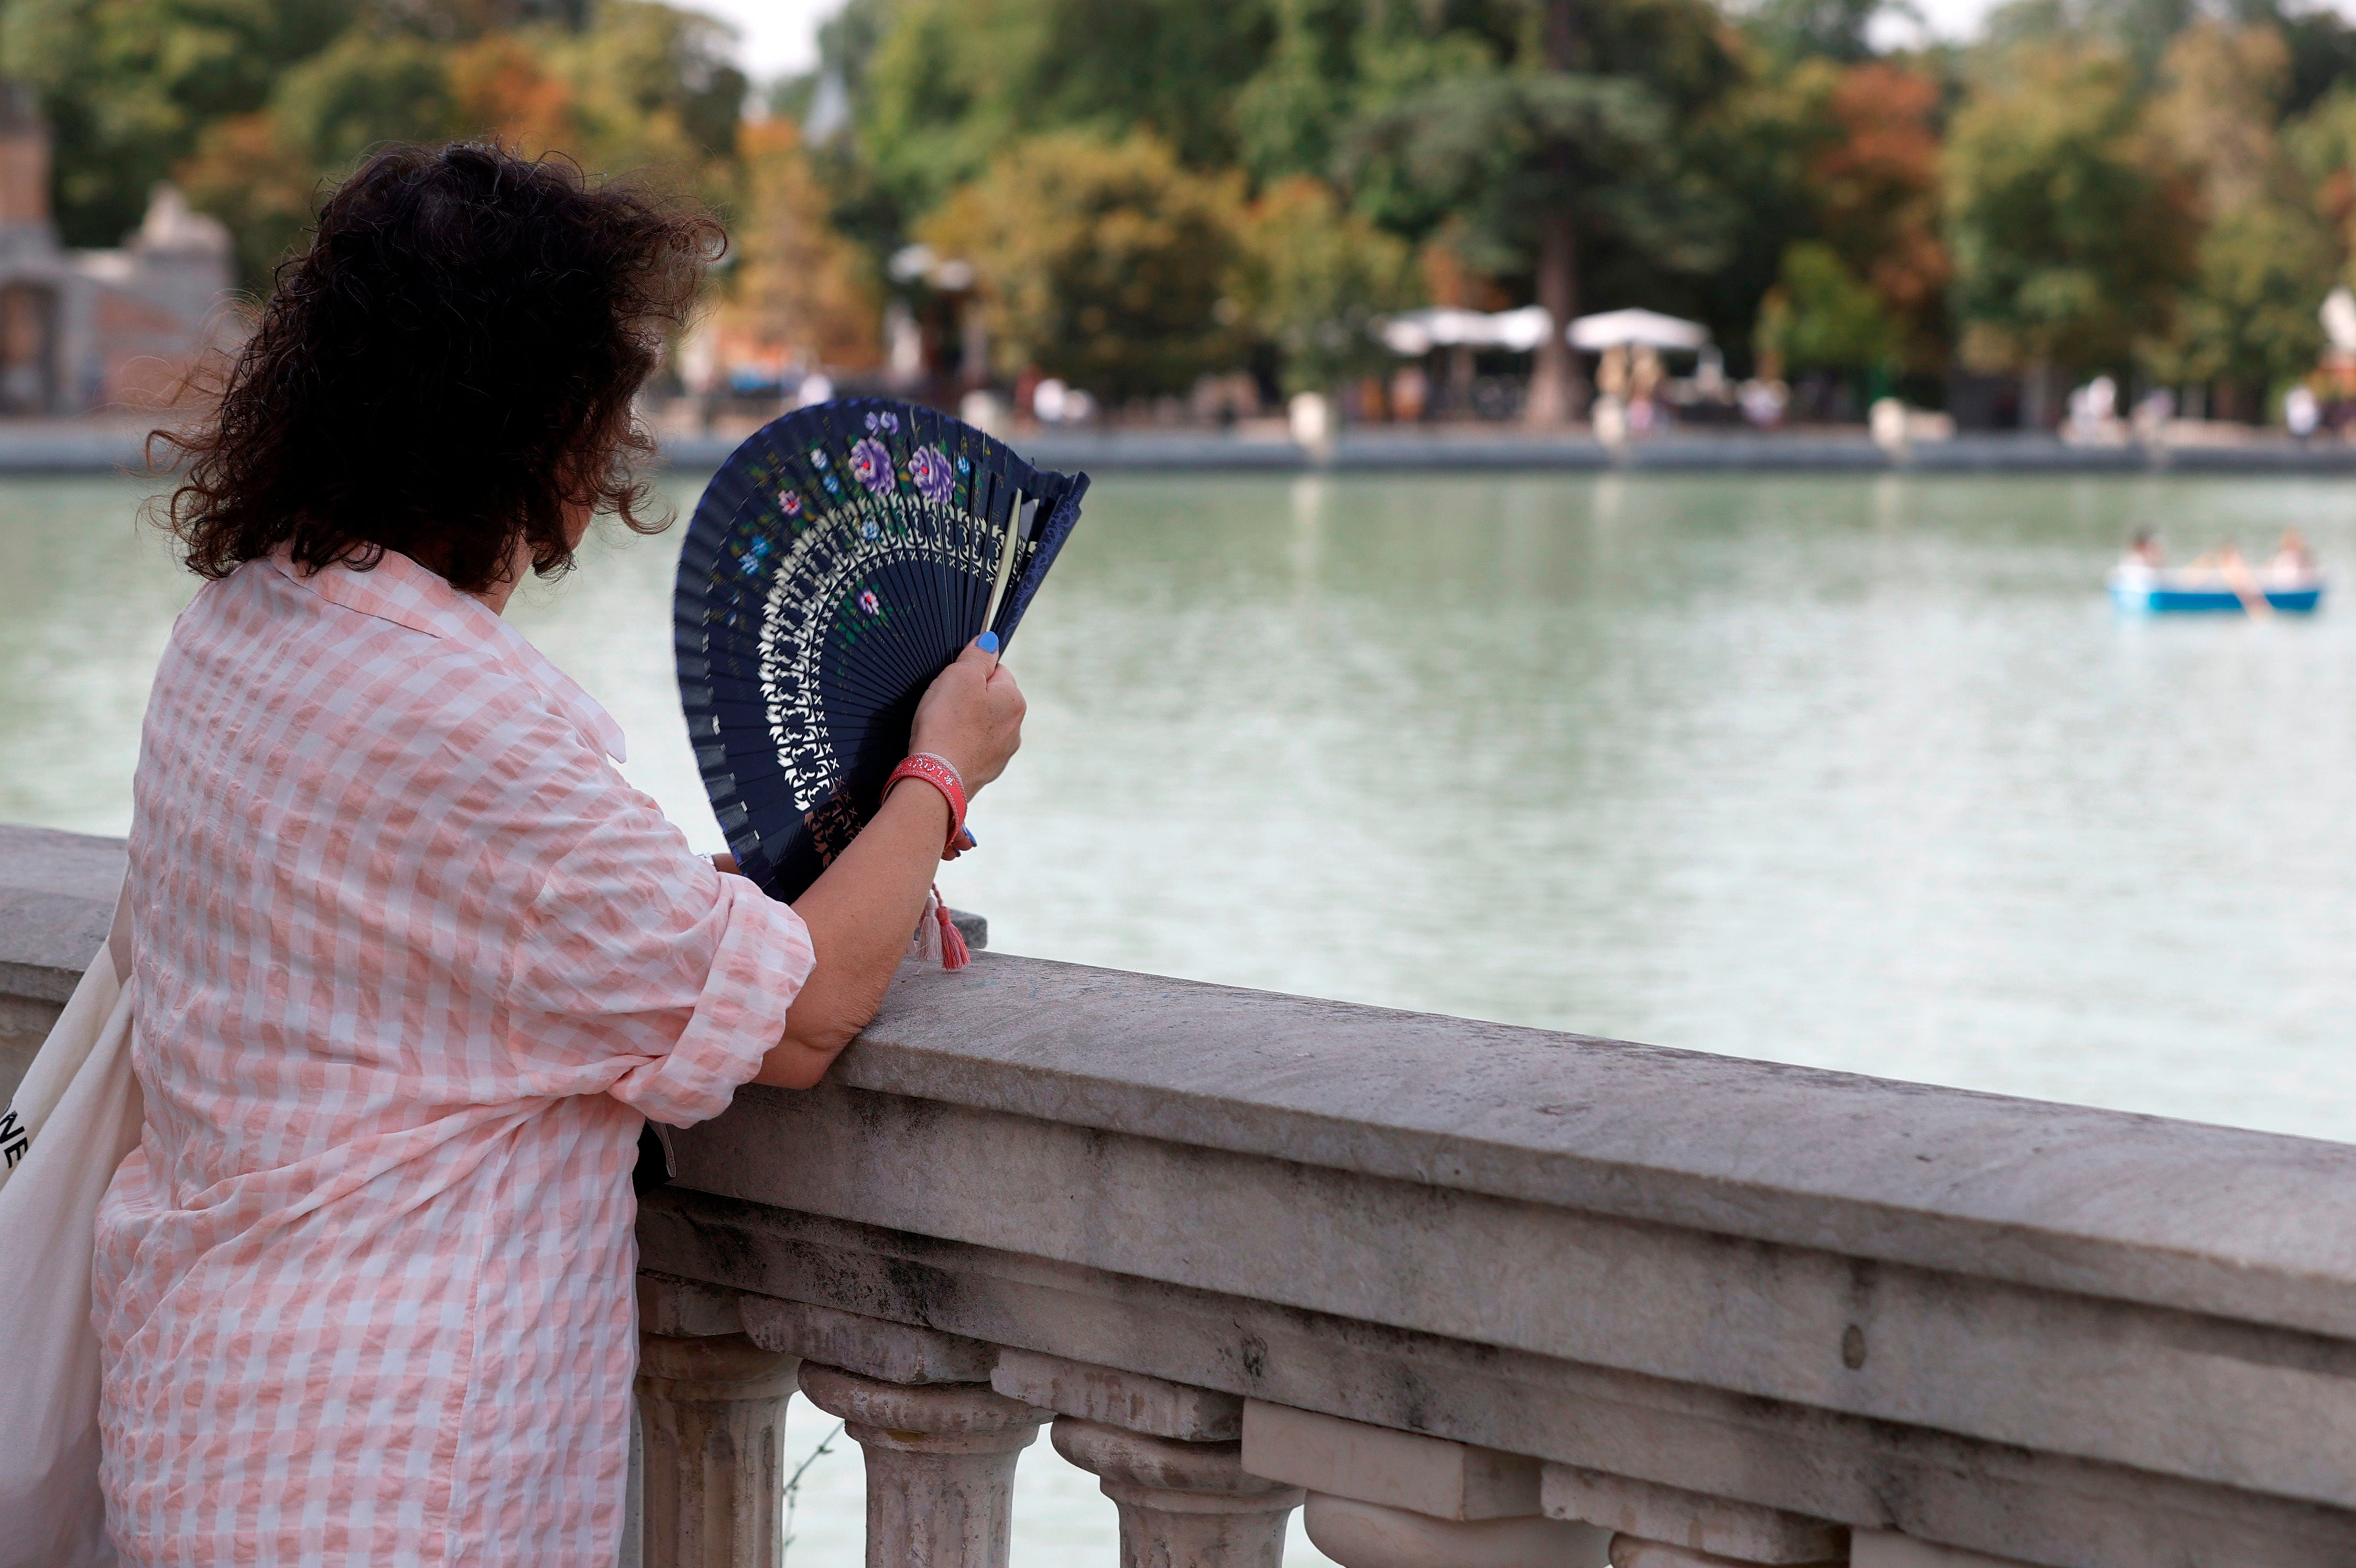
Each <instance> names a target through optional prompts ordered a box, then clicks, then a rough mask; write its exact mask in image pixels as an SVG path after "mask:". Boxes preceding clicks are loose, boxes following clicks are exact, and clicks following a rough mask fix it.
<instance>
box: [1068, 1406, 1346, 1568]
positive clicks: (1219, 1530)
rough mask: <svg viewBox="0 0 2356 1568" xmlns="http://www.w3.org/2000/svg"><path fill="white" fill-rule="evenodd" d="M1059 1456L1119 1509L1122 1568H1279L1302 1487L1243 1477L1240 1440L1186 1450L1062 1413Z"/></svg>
mask: <svg viewBox="0 0 2356 1568" xmlns="http://www.w3.org/2000/svg"><path fill="white" fill-rule="evenodd" d="M1241 1450H1242V1444H1240V1443H1232V1442H1230V1443H1181V1442H1176V1441H1174V1440H1173V1439H1170V1438H1166V1437H1151V1436H1148V1435H1146V1434H1142V1433H1137V1432H1124V1431H1122V1430H1121V1429H1120V1428H1119V1427H1114V1426H1105V1425H1102V1424H1100V1423H1096V1422H1092V1421H1080V1420H1075V1419H1074V1418H1072V1417H1070V1416H1060V1417H1058V1418H1057V1419H1056V1422H1055V1451H1056V1452H1057V1453H1059V1454H1061V1455H1063V1456H1064V1457H1065V1458H1066V1459H1069V1460H1070V1461H1071V1462H1072V1463H1073V1464H1075V1465H1076V1466H1079V1467H1080V1468H1081V1469H1083V1470H1087V1471H1088V1472H1090V1473H1091V1474H1093V1475H1095V1476H1097V1477H1100V1478H1101V1481H1102V1485H1103V1488H1104V1494H1105V1496H1106V1497H1108V1498H1111V1499H1112V1500H1113V1502H1114V1504H1115V1505H1116V1506H1117V1507H1118V1508H1119V1509H1120V1562H1121V1568H1280V1564H1281V1563H1283V1561H1284V1527H1285V1521H1286V1520H1287V1519H1288V1518H1289V1517H1290V1515H1291V1513H1292V1510H1293V1509H1296V1508H1298V1507H1300V1506H1301V1491H1300V1489H1299V1488H1298V1487H1287V1486H1283V1485H1281V1484H1280V1483H1277V1482H1273V1481H1267V1480H1263V1479H1261V1478H1260V1477H1258V1476H1253V1475H1248V1474H1247V1473H1246V1472H1245V1470H1244V1467H1243V1464H1242V1458H1241Z"/></svg>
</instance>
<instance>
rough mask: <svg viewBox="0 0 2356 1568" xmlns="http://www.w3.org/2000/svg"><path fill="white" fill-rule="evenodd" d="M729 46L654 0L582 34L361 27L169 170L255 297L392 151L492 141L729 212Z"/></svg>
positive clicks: (229, 119) (606, 17)
mask: <svg viewBox="0 0 2356 1568" xmlns="http://www.w3.org/2000/svg"><path fill="white" fill-rule="evenodd" d="M428 19H429V20H430V19H431V14H428ZM444 20H445V21H446V20H448V18H447V17H446V16H445V17H444ZM727 47H728V38H727V35H726V33H725V32H724V30H723V29H722V28H721V27H719V26H718V25H717V24H715V23H712V22H711V21H709V20H708V19H706V18H703V17H701V16H695V15H694V14H692V13H689V12H684V11H680V10H677V9H674V8H672V7H671V6H669V5H659V4H655V3H653V0H604V3H603V4H600V5H597V7H596V8H595V10H594V12H593V13H592V15H591V17H590V21H589V25H588V26H587V27H584V28H581V29H578V30H575V29H573V28H570V27H562V26H559V25H556V24H552V23H536V22H527V23H524V24H521V25H519V26H515V27H501V28H492V29H489V30H479V29H477V30H471V31H470V30H469V29H468V28H466V27H460V26H457V25H455V23H453V24H452V25H450V26H442V25H439V24H437V25H434V26H433V27H425V28H419V27H392V26H389V25H386V24H384V23H383V22H382V21H381V20H368V21H363V22H360V23H356V24H355V25H353V26H352V27H348V28H347V29H346V30H345V31H344V32H343V33H341V34H340V35H338V36H337V37H336V38H334V39H333V40H332V41H330V42H328V43H327V45H326V46H325V47H323V48H319V49H317V50H316V51H315V52H314V53H312V54H311V55H310V56H308V57H307V58H305V59H302V60H300V61H298V62H296V63H295V64H294V65H292V66H290V67H288V68H287V69H285V70H283V71H281V72H280V73H279V74H278V76H277V78H276V80H275V81H274V82H273V85H272V88H271V91H270V92H269V95H268V96H267V98H266V99H265V100H264V101H263V102H262V104H260V105H259V106H258V107H256V108H255V109H253V110H252V112H250V113H241V114H234V115H229V116H225V117H222V118H220V119H218V120H216V121H214V122H213V123H212V124H209V125H207V126H205V127H203V128H202V130H201V131H200V132H199V134H198V137H197V140H196V142H195V144H194V145H193V147H192V148H191V149H190V150H189V151H188V152H187V153H186V154H184V155H183V156H181V158H180V159H179V160H178V161H177V163H176V164H175V165H174V166H173V169H172V171H171V172H172V173H173V174H174V175H175V176H176V177H177V178H179V179H180V180H181V181H182V182H183V183H184V184H185V185H186V186H187V189H188V193H189V197H190V199H192V200H193V201H194V202H195V203H196V204H197V205H198V206H199V207H201V208H203V209H206V210H208V211H210V212H213V213H216V214H217V215H219V216H220V217H221V218H222V219H224V220H227V221H228V222H229V224H230V229H231V231H232V232H234V233H235V234H236V236H237V240H238V258H239V265H240V271H241V274H243V277H244V280H245V281H246V283H247V284H248V285H250V286H252V287H255V288H260V287H262V286H264V285H266V283H267V281H268V278H269V275H270V273H271V269H272V268H273V267H274V266H275V265H276V264H277V263H278V260H279V258H281V257H282V256H284V254H285V253H286V251H287V249H288V247H289V246H290V245H292V244H293V243H294V242H295V239H296V237H297V236H298V235H299V234H300V233H301V231H302V228H303V225H304V223H305V221H306V220H308V217H309V214H310V211H311V209H312V206H313V204H314V202H315V201H316V198H317V194H318V192H319V191H320V190H322V189H323V188H326V187H327V185H329V184H332V183H333V181H334V180H335V179H337V177H340V176H341V175H342V174H344V173H345V172H346V171H348V169H350V168H351V167H352V166H354V165H355V164H356V163H357V162H358V161H359V159H360V158H361V157H362V156H365V155H366V153H367V151H368V150H369V148H370V147H372V146H375V145H379V144H381V143H384V142H389V141H408V142H424V143H434V142H442V141H450V140H456V139H462V138H466V137H470V136H493V137H498V138H499V139H500V140H502V141H504V142H506V143H509V144H510V145H515V146H517V147H519V149H521V150H523V151H526V152H534V153H537V152H561V153H563V154H565V155H567V156H571V157H572V158H573V159H574V160H575V161H576V162H578V163H580V164H581V165H582V166H584V167H585V168H589V169H592V170H595V171H598V172H600V173H608V174H612V173H623V172H627V171H632V170H642V169H649V168H651V169H655V170H659V171H660V172H661V174H662V175H663V176H664V177H667V178H669V179H670V180H672V181H673V182H675V183H677V184H680V185H681V186H684V187H686V188H690V189H691V190H693V191H694V192H696V193H697V194H699V195H701V197H702V198H703V199H706V200H707V201H710V202H712V203H714V204H715V205H720V204H725V203H727V202H728V201H729V200H730V199H731V198H732V197H733V196H734V192H735V186H736V178H737V174H738V169H737V166H736V162H735V141H736V134H737V125H738V120H739V117H740V115H741V113H742V103H743V101H744V92H745V82H744V76H743V75H742V73H740V72H739V71H737V70H736V69H735V68H734V66H733V65H732V64H730V63H729V61H728V59H727Z"/></svg>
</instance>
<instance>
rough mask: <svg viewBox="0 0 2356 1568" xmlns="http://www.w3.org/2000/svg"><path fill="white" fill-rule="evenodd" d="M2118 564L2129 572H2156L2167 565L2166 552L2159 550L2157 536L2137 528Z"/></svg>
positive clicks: (2147, 530) (2144, 529)
mask: <svg viewBox="0 0 2356 1568" xmlns="http://www.w3.org/2000/svg"><path fill="white" fill-rule="evenodd" d="M2119 564H2120V565H2121V566H2123V567H2126V568H2127V569H2128V570H2130V571H2137V572H2157V571H2158V570H2160V569H2161V568H2162V567H2164V566H2166V565H2167V564H2168V552H2167V551H2166V550H2165V549H2163V548H2161V546H2160V542H2159V540H2158V536H2157V535H2155V534H2154V533H2153V532H2152V531H2151V530H2150V529H2148V528H2138V529H2136V533H2135V537H2134V538H2133V539H2131V540H2129V541H2128V542H2127V553H2126V555H2125V556H2124V557H2122V558H2121V559H2120V561H2119Z"/></svg>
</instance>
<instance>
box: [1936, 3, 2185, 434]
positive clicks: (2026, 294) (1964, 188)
mask: <svg viewBox="0 0 2356 1568" xmlns="http://www.w3.org/2000/svg"><path fill="white" fill-rule="evenodd" d="M1992 63H1993V64H1994V66H1995V69H1992V70H1988V71H1987V72H1986V73H1985V74H1984V75H1983V76H1982V77H1981V78H1980V80H1979V81H1976V83H1975V84H1974V87H1973V90H1972V91H1971V94H1970V96H1969V97H1968V98H1967V99H1966V100H1965V103H1964V105H1963V107H1962V108H1961V109H1960V110H1959V111H1957V113H1956V114H1955V117H1954V124H1953V127H1952V130H1951V132H1950V134H1949V137H1948V141H1947V154H1946V176H1945V181H1944V184H1945V196H1946V203H1945V205H1946V218H1947V233H1948V243H1949V245H1950V246H1951V247H1952V250H1953V252H1954V267H1955V284H1954V307H1955V311H1956V315H1957V316H1958V317H1960V319H1961V321H1962V323H1963V325H1964V328H1965V340H1964V344H1963V348H1964V352H1965V358H1966V360H1967V361H1968V362H1971V363H1972V364H1973V365H1974V366H1975V368H1977V369H1984V370H2021V371H2026V372H2027V374H2028V381H2029V394H2030V396H2029V401H2030V403H2031V404H2032V406H2033V407H2034V406H2037V405H2039V404H2040V400H2041V399H2042V398H2043V396H2044V394H2045V393H2046V392H2048V391H2049V390H2050V388H2049V387H2048V385H2047V383H2048V381H2049V380H2050V377H2051V370H2052V368H2053V367H2055V366H2057V365H2060V366H2069V367H2076V368H2088V367H2094V366H2104V365H2123V364H2125V363H2126V360H2127V358H2128V355H2129V353H2130V351H2131V349H2132V348H2133V346H2134V344H2135V342H2136V339H2137V338H2138V337H2139V336H2142V335H2143V334H2145V333H2147V332H2149V331H2151V330H2152V329H2153V328H2156V327H2158V328H2164V326H2165V323H2166V322H2167V321H2168V319H2169V308H2170V306H2171V304H2172V301H2173V296H2174V291H2175V289H2176V286H2177V285H2178V284H2179V283H2180V282H2181V281H2182V280H2183V279H2184V278H2185V277H2186V276H2187V274H2189V273H2190V270H2191V268H2190V262H2191V257H2190V249H2191V239H2192V236H2193V234H2194V233H2195V232H2196V231H2197V224H2196V222H2195V220H2194V217H2193V213H2192V210H2191V203H2192V187H2191V181H2190V177H2188V175H2187V173H2186V171H2184V170H2182V169H2181V168H2180V167H2179V166H2175V165H2174V164H2173V163H2172V161H2171V159H2170V156H2169V153H2168V150H2167V149H2166V148H2165V147H2164V146H2162V145H2157V144H2156V143H2155V142H2154V140H2153V138H2151V137H2150V136H2148V135H2147V134H2145V133H2144V131H2143V129H2142V126H2141V124H2140V117H2139V106H2138V104H2137V102H2136V94H2135V92H2134V77H2133V74H2132V72H2131V71H2130V70H2129V68H2128V65H2127V62H2126V59H2124V58H2122V57H2120V56H2118V55H2116V54H2114V53H2111V52H2109V51H2106V50H2101V49H2095V48H2085V47H2081V46H2076V45H2071V44H2040V45H2023V46H2019V47H2016V48H2012V49H2010V50H2008V51H2005V52H2004V54H2003V55H2002V56H2001V57H2000V59H1998V60H1997V61H1995V62H1992Z"/></svg>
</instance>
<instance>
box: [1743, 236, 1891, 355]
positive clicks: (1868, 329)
mask: <svg viewBox="0 0 2356 1568" xmlns="http://www.w3.org/2000/svg"><path fill="white" fill-rule="evenodd" d="M1903 338H1904V334H1903V331H1902V329H1901V328H1900V326H1899V323H1898V320H1897V318H1896V317H1893V316H1892V315H1891V314H1890V307H1889V306H1886V305H1884V304H1883V303H1882V300H1881V296H1880V295H1878V294H1876V293H1874V291H1873V289H1872V287H1871V286H1870V285H1868V284H1867V283H1866V281H1865V280H1864V279H1863V278H1860V277H1858V275H1857V274H1855V273H1853V272H1851V271H1850V270H1849V268H1848V263H1846V262H1844V261H1842V260H1841V258H1840V252H1837V251H1835V250H1834V249H1833V248H1832V247H1831V246H1830V245H1826V244H1824V243H1821V242H1815V241H1803V242H1800V243H1798V244H1795V245H1794V246H1793V247H1792V248H1791V249H1790V250H1788V251H1785V252H1783V271H1782V272H1781V274H1778V276H1777V278H1776V282H1775V287H1774V288H1773V289H1772V290H1770V291H1769V293H1768V295H1767V297H1766V300H1765V301H1764V303H1762V306H1761V307H1760V311H1759V330H1758V335H1757V338H1756V345H1757V349H1758V353H1759V360H1760V363H1762V365H1770V366H1778V367H1781V368H1782V369H1783V370H1785V371H1874V370H1888V369H1890V368H1891V367H1893V366H1894V365H1896V364H1897V362H1898V359H1899V355H1900V352H1901V347H1902V343H1903Z"/></svg>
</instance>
